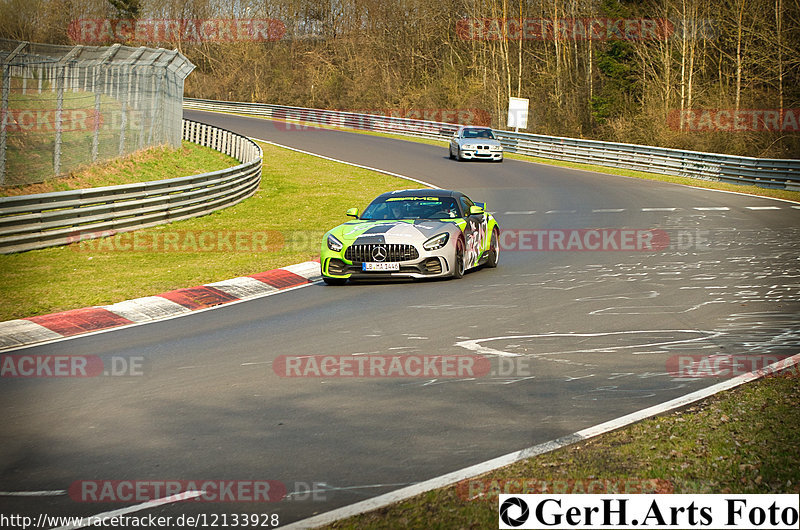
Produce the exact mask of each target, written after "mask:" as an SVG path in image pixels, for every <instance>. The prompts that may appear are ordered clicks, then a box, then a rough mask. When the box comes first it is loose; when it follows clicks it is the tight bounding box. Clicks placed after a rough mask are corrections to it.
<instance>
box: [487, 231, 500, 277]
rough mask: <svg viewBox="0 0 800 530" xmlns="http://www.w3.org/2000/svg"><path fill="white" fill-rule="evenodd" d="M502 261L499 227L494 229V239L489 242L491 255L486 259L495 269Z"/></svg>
mask: <svg viewBox="0 0 800 530" xmlns="http://www.w3.org/2000/svg"><path fill="white" fill-rule="evenodd" d="M499 261H500V231H499V230H498V229H497V227H495V228H494V230H492V240H491V242H490V243H489V257H488V259H487V260H486V266H487V267H489V268H491V269H493V268H495V267H497V263H498V262H499Z"/></svg>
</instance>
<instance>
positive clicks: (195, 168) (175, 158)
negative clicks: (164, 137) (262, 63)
mask: <svg viewBox="0 0 800 530" xmlns="http://www.w3.org/2000/svg"><path fill="white" fill-rule="evenodd" d="M238 164H239V162H237V161H236V159H235V158H233V157H230V156H228V155H226V154H224V153H220V152H219V151H215V150H214V149H211V148H208V147H202V146H199V145H197V144H194V143H192V142H187V141H184V142H183V143H182V144H181V148H180V149H172V148H170V147H166V146H159V147H151V148H149V149H142V150H141V151H137V152H135V153H131V154H130V155H128V156H125V157H122V158H118V159H115V160H112V161H109V162H106V163H102V164H96V165H92V166H89V167H86V168H83V169H81V170H80V171H73V172H71V173H70V174H69V175H67V176H65V177H61V178H54V179H51V180H47V181H45V182H42V183H38V184H28V185H24V186H13V187H8V188H2V189H0V196H13V195H29V194H33V193H49V192H53V191H67V190H79V189H84V188H98V187H101V186H116V185H119V184H133V183H135V182H147V181H149V180H161V179H167V178H174V177H185V176H187V175H196V174H199V173H207V172H209V171H217V170H220V169H226V168H229V167H232V166H236V165H238Z"/></svg>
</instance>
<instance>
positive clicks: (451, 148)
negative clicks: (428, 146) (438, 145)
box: [448, 145, 456, 160]
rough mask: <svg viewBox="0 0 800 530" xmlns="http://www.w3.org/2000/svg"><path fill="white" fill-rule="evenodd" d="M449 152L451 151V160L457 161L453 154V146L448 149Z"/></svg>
mask: <svg viewBox="0 0 800 530" xmlns="http://www.w3.org/2000/svg"><path fill="white" fill-rule="evenodd" d="M448 151H449V154H450V160H455V159H456V155H454V154H453V146H452V145H451V146H450V147H449V148H448Z"/></svg>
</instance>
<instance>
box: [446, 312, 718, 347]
mask: <svg viewBox="0 0 800 530" xmlns="http://www.w3.org/2000/svg"><path fill="white" fill-rule="evenodd" d="M603 311H605V310H603ZM646 333H670V334H676V333H693V334H703V336H701V337H695V338H692V339H683V340H670V341H664V342H648V343H642V344H633V345H629V346H604V347H600V348H588V349H581V350H570V351H551V352H537V353H533V354H530V355H532V356H533V357H539V356H543V355H563V354H568V353H598V352H607V351H610V350H613V351H617V350H627V349H631V348H641V347H644V346H648V347H653V346H666V345H673V344H688V343H690V342H699V341H703V340H710V339H713V338H716V337H719V336H721V335H724V333H722V332H719V331H702V330H694V329H692V330H687V329H653V330H640V331H609V332H602V333H539V334H535V335H510V336H505V337H489V338H485V339H474V340H462V341H459V342H456V343H455V345H456V346H460V347H462V348H464V349H467V350H470V351H473V352H475V353H478V354H483V355H496V356H498V357H520V354H518V353H512V352H506V351H502V350H496V349H494V348H489V347H488V346H483V345H481V343H482V342H489V341H495V340H510V339H535V338H545V339H549V338H552V337H584V338H588V337H605V336H609V335H627V334H631V335H640V334H646Z"/></svg>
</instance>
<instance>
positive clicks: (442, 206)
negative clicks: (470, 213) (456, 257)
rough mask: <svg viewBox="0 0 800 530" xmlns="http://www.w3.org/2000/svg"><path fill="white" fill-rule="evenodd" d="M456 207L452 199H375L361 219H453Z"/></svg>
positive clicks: (456, 214) (455, 215)
mask: <svg viewBox="0 0 800 530" xmlns="http://www.w3.org/2000/svg"><path fill="white" fill-rule="evenodd" d="M455 217H458V205H457V204H456V201H455V199H453V198H452V197H422V196H420V197H386V198H380V197H379V198H377V199H375V200H374V201H372V203H370V205H369V206H367V208H366V209H365V210H364V213H363V214H362V215H361V219H365V220H370V221H388V220H399V219H453V218H455Z"/></svg>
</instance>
